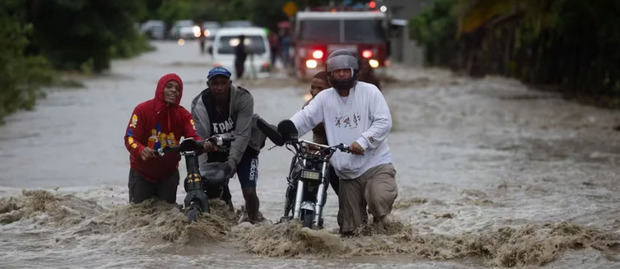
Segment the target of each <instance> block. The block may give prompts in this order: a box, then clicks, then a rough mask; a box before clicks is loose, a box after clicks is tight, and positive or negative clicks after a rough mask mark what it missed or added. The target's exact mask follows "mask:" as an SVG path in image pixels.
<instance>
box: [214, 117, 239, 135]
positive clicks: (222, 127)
mask: <svg viewBox="0 0 620 269" xmlns="http://www.w3.org/2000/svg"><path fill="white" fill-rule="evenodd" d="M211 126H212V127H213V133H214V134H224V133H228V132H230V131H232V130H233V129H235V124H234V122H233V120H232V118H230V117H228V119H227V120H225V121H221V122H213V123H211Z"/></svg>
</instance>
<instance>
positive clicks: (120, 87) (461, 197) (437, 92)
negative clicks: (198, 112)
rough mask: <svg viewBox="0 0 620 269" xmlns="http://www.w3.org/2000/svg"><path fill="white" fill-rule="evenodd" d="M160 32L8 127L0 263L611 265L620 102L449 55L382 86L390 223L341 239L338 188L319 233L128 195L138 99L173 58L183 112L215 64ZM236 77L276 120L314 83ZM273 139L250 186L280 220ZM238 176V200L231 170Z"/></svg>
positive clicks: (615, 249)
mask: <svg viewBox="0 0 620 269" xmlns="http://www.w3.org/2000/svg"><path fill="white" fill-rule="evenodd" d="M154 45H155V46H156V48H157V50H156V51H154V52H150V53H147V54H144V55H142V56H140V57H138V58H135V59H130V60H122V61H115V62H113V64H112V69H111V71H110V72H109V73H107V74H105V75H102V76H96V77H92V78H85V79H84V81H83V82H84V84H85V85H86V87H85V88H83V89H50V90H49V92H48V95H47V98H46V99H42V100H40V101H39V102H38V104H37V107H36V109H35V110H34V111H28V112H20V113H17V114H14V115H12V116H10V117H8V118H7V119H6V121H7V123H6V124H5V125H4V126H0V171H2V173H0V197H2V198H0V268H19V267H79V268H83V267H104V268H105V267H111V268H119V267H120V268H127V267H145V268H150V267H208V268H221V267H226V268H285V267H286V268H333V267H343V268H412V267H415V268H481V267H510V266H539V265H541V266H548V267H557V268H579V267H587V268H613V267H619V266H620V132H618V131H614V127H615V126H619V125H620V112H618V111H609V110H603V109H598V108H593V107H588V106H583V105H579V104H576V103H572V102H567V101H565V100H563V99H562V98H561V97H560V96H558V95H556V94H555V93H550V92H539V91H532V90H529V89H528V88H527V87H526V86H524V85H522V84H521V83H519V82H517V81H514V80H508V79H504V78H497V77H488V78H485V79H480V80H473V79H469V78H464V77H458V76H455V75H452V74H451V73H449V72H446V71H443V70H434V69H428V70H427V69H425V70H420V69H408V68H403V67H399V66H395V67H393V68H392V69H391V70H390V74H389V75H390V76H391V77H392V78H393V79H391V80H390V82H389V83H386V84H385V86H384V88H385V91H384V95H385V97H386V99H387V102H388V104H389V106H390V108H391V110H392V117H393V121H394V123H393V130H392V133H391V134H390V137H389V145H390V148H391V151H392V155H393V159H394V164H395V167H396V170H397V183H398V185H399V191H400V192H399V196H398V199H397V202H396V205H395V210H394V216H395V218H396V219H397V220H398V221H397V222H396V223H395V224H394V225H393V227H390V229H389V234H387V235H385V234H375V233H374V232H373V231H369V234H368V235H366V236H361V237H357V238H346V239H341V238H340V237H339V236H338V235H337V234H335V230H336V229H337V224H336V219H335V216H336V213H337V199H335V196H334V195H333V193H332V192H331V190H330V191H329V192H328V201H327V205H326V209H325V214H326V219H325V223H326V229H324V230H322V231H310V230H306V229H300V227H299V226H298V225H295V224H290V225H288V224H278V225H274V224H271V223H264V224H262V225H256V226H251V225H248V224H241V225H236V216H233V215H229V214H228V213H226V212H225V211H224V210H221V208H218V205H215V210H216V213H215V214H212V215H210V216H206V217H204V218H202V219H201V220H200V221H199V222H198V223H194V224H191V225H188V224H187V223H185V221H184V220H185V217H184V216H183V214H182V213H181V212H180V211H179V210H178V209H176V208H175V207H172V206H170V205H166V204H161V203H154V204H150V203H147V204H141V205H136V206H129V205H128V203H127V200H128V195H127V175H128V168H129V160H128V153H127V150H126V149H125V147H124V144H123V141H122V139H123V134H124V131H125V127H126V124H127V122H128V120H129V117H130V114H131V112H132V110H133V108H134V107H135V106H136V105H137V104H138V103H140V102H142V101H145V100H147V99H151V98H152V97H153V95H154V92H155V86H156V83H157V80H158V79H159V78H160V76H161V75H163V74H164V73H168V72H175V73H177V74H179V75H180V76H181V78H182V79H183V82H184V94H183V98H182V101H181V104H182V105H183V106H185V107H186V108H188V109H189V107H190V101H191V99H192V98H193V97H194V96H196V95H197V94H198V93H199V92H200V91H201V90H202V89H203V88H204V86H205V79H206V72H207V71H208V69H209V68H210V59H209V56H208V55H200V54H198V46H197V44H195V43H191V42H188V43H186V45H185V46H183V47H180V46H178V45H176V43H172V42H161V43H155V44H154ZM238 84H240V85H242V86H244V87H246V88H248V89H250V91H251V92H252V94H253V95H254V100H255V112H257V113H259V114H260V115H261V116H262V117H264V118H265V119H267V120H268V121H271V122H278V121H279V120H281V119H284V118H288V117H290V116H291V115H293V113H295V112H296V111H297V110H298V109H299V108H300V107H301V105H302V104H303V102H304V100H303V94H304V93H305V92H306V91H307V89H308V88H309V87H308V85H306V84H305V83H300V82H297V81H296V80H293V79H288V78H286V77H285V76H282V75H275V76H274V77H273V78H271V79H263V80H242V81H238ZM270 146H271V145H270V144H269V143H268V145H267V147H270ZM267 147H266V148H265V149H263V151H262V152H261V155H260V166H259V167H260V168H259V169H260V170H259V183H258V195H259V197H260V199H261V211H262V212H263V214H264V215H265V217H267V218H268V219H270V220H271V221H274V222H275V221H276V220H277V219H279V217H280V215H281V214H282V206H283V197H284V191H285V188H286V185H285V175H286V173H287V169H288V163H289V160H290V158H291V156H292V154H291V153H290V152H288V151H286V150H285V149H282V148H274V149H272V150H267ZM180 172H181V177H184V176H185V172H184V164H183V162H181V164H180ZM230 186H231V191H232V195H233V203H234V204H235V205H236V206H237V207H238V206H239V205H241V204H243V202H242V201H243V200H242V195H241V191H240V188H239V184H238V181H236V179H233V180H232V181H231V185H230ZM183 198H184V192H183V190H182V188H180V189H179V192H178V195H177V202H178V203H181V202H182V200H183Z"/></svg>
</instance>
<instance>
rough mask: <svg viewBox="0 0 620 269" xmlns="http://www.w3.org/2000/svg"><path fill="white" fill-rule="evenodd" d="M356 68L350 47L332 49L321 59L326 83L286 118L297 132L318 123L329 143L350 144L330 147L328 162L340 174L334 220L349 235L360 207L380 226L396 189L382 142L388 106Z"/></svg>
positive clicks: (360, 220)
mask: <svg viewBox="0 0 620 269" xmlns="http://www.w3.org/2000/svg"><path fill="white" fill-rule="evenodd" d="M357 71H358V61H357V58H356V57H355V53H354V52H351V51H348V50H336V51H334V52H332V53H331V54H330V55H329V57H328V59H327V72H329V79H330V83H331V85H332V88H329V89H327V90H324V91H322V92H320V93H319V94H317V95H316V96H315V97H314V99H313V100H312V102H310V103H309V104H308V105H307V106H306V107H304V108H303V109H302V110H301V111H299V112H297V113H296V114H295V115H293V117H292V118H291V120H292V121H293V123H294V124H295V127H297V130H298V132H299V134H300V135H303V134H305V133H307V132H308V131H310V130H311V129H312V128H313V127H315V126H316V125H317V124H319V123H321V122H324V123H325V133H326V135H327V141H328V144H329V145H330V146H333V145H337V144H339V143H344V144H347V145H350V150H351V153H352V154H348V153H343V152H336V153H335V154H334V155H333V156H332V159H331V161H330V162H331V164H332V166H333V167H334V168H335V170H336V174H338V176H339V177H340V195H339V212H338V224H339V225H340V233H341V234H343V235H353V234H354V232H355V231H356V229H357V228H358V227H360V226H362V225H363V224H365V222H366V218H367V217H366V216H367V213H366V212H369V213H370V214H371V215H372V216H373V223H374V224H376V225H377V226H378V227H379V229H383V227H384V225H385V221H386V218H385V217H386V216H387V215H388V214H389V213H390V212H391V211H392V205H393V204H394V200H395V199H396V196H397V193H398V188H397V186H396V180H395V175H396V170H395V169H394V166H393V165H392V156H391V154H390V149H389V147H388V144H387V136H388V134H389V132H390V129H391V128H392V117H391V115H390V110H389V108H388V106H387V103H386V102H385V99H384V98H383V94H382V93H381V92H380V91H379V89H377V87H376V86H374V85H372V84H369V83H365V82H361V81H357ZM366 210H368V211H366Z"/></svg>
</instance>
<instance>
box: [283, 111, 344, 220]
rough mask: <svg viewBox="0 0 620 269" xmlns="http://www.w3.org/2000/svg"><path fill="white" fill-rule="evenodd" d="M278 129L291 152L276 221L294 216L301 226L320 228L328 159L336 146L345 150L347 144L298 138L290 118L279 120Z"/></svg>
mask: <svg viewBox="0 0 620 269" xmlns="http://www.w3.org/2000/svg"><path fill="white" fill-rule="evenodd" d="M278 132H279V133H280V134H281V136H282V138H283V143H282V144H284V146H285V147H286V148H287V149H288V150H289V151H291V152H293V154H294V156H293V158H292V160H291V165H290V168H289V174H288V177H287V178H286V179H287V183H288V187H287V190H286V195H285V202H284V215H283V216H282V217H281V218H280V221H281V222H282V221H288V220H291V219H296V220H299V221H300V222H301V223H302V225H303V227H308V228H317V229H322V228H323V206H324V205H325V201H326V199H327V193H326V192H327V187H328V185H329V179H328V177H327V176H328V164H329V160H330V158H331V157H332V155H333V154H334V153H335V152H336V151H338V150H340V151H342V152H349V147H348V146H347V145H345V144H339V145H336V146H331V147H330V146H327V145H322V144H317V143H314V142H310V141H306V140H300V139H298V133H297V128H296V127H295V125H294V124H293V122H292V121H290V120H284V121H282V122H280V123H279V124H278ZM291 212H292V216H291V215H290V214H291Z"/></svg>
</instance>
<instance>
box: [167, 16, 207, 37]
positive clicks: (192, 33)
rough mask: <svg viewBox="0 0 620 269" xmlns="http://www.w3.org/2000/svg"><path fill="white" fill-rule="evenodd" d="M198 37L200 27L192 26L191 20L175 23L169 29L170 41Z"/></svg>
mask: <svg viewBox="0 0 620 269" xmlns="http://www.w3.org/2000/svg"><path fill="white" fill-rule="evenodd" d="M199 36H200V26H198V25H196V24H194V22H193V21H191V20H181V21H176V22H175V23H174V25H173V26H172V28H170V37H171V38H172V39H177V38H183V39H194V38H197V37H199Z"/></svg>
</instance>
